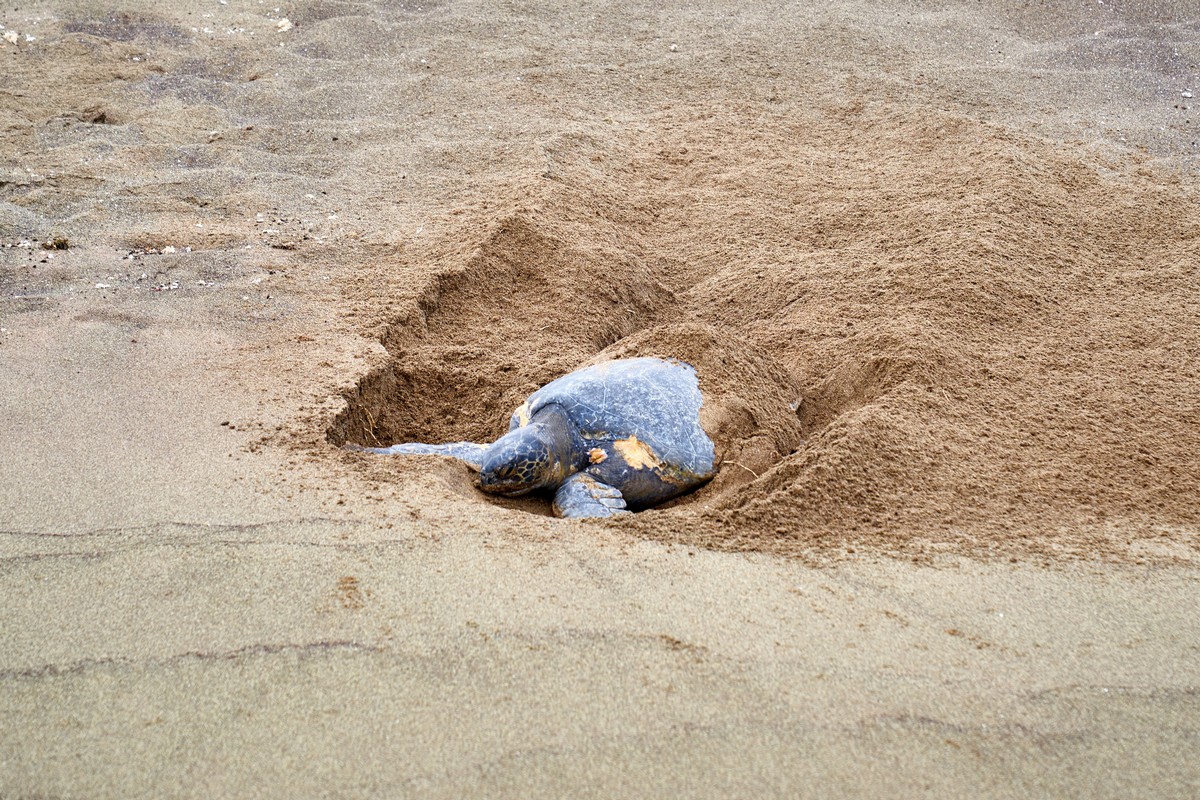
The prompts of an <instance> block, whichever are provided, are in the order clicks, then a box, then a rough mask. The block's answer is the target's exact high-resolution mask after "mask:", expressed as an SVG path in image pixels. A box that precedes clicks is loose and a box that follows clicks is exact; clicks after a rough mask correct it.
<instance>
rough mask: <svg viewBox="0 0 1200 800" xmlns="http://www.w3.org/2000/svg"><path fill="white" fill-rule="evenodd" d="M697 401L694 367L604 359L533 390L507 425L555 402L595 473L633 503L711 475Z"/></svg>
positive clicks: (679, 490) (662, 496)
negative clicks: (574, 430)
mask: <svg viewBox="0 0 1200 800" xmlns="http://www.w3.org/2000/svg"><path fill="white" fill-rule="evenodd" d="M703 402H704V400H703V397H701V394H700V383H699V381H698V380H697V378H696V371H695V370H694V369H693V368H692V367H691V366H690V365H688V364H685V363H683V362H681V361H676V360H673V359H672V360H664V359H660V358H628V359H618V360H615V361H606V362H604V363H601V364H596V365H593V366H590V367H584V368H583V369H580V370H576V371H575V372H572V373H570V374H569V375H564V376H563V377H561V378H558V379H557V380H554V381H551V382H550V383H548V384H546V385H545V386H543V387H542V388H541V389H538V390H537V391H536V392H534V393H533V394H532V395H530V396H529V399H528V400H526V401H525V402H524V403H522V404H521V406H520V407H519V408H517V410H516V411H515V412H514V413H513V416H512V421H511V423H510V425H509V430H514V429H516V428H519V427H522V426H524V425H527V424H528V423H529V420H530V419H531V418H532V417H534V416H536V415H537V413H538V411H540V410H541V409H543V408H545V407H546V406H548V405H550V404H552V403H556V404H558V405H559V406H561V407H562V408H563V409H564V410H565V411H566V412H567V416H568V418H569V419H570V420H571V421H572V422H573V423H574V424H575V426H576V427H577V428H578V430H579V432H580V434H581V436H582V437H583V440H584V445H585V446H586V447H587V449H588V451H589V459H588V460H589V463H590V466H588V467H587V468H585V470H584V471H585V472H589V473H591V474H594V475H595V476H596V477H597V478H599V479H600V480H603V481H605V482H606V483H609V484H611V485H613V486H616V488H618V489H620V490H621V491H622V492H623V493H624V494H625V495H626V498H627V499H628V500H630V501H631V502H632V503H633V504H635V505H650V504H653V503H657V502H661V501H663V500H665V499H667V498H669V497H673V496H675V495H678V494H681V493H683V492H685V491H687V490H688V489H691V488H692V487H694V486H696V485H698V484H700V483H703V482H704V481H706V480H708V479H709V478H711V477H712V475H713V472H714V469H713V467H714V464H713V461H714V457H715V452H714V447H713V442H712V439H710V438H709V437H708V434H706V433H705V432H704V429H703V428H702V427H701V426H700V406H701V405H702V404H703Z"/></svg>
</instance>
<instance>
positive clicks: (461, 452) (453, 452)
mask: <svg viewBox="0 0 1200 800" xmlns="http://www.w3.org/2000/svg"><path fill="white" fill-rule="evenodd" d="M489 447H491V445H487V444H476V443H475V442H453V443H451V444H421V443H419V442H405V443H404V444H394V445H392V446H391V447H362V446H360V445H356V444H347V445H346V448H347V449H349V450H358V451H361V452H367V453H378V454H380V455H384V456H446V457H447V458H457V459H458V460H459V461H463V462H466V463H467V464H468V465H469V466H471V467H474V468H475V469H479V467H480V465H481V464H483V454H484V453H485V452H487V449H488V448H489Z"/></svg>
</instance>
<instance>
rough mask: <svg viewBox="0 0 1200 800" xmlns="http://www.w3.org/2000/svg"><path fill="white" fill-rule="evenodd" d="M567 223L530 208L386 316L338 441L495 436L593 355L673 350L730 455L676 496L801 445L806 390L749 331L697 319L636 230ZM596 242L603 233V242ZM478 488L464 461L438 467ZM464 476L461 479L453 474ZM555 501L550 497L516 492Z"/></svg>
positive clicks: (751, 476)
mask: <svg viewBox="0 0 1200 800" xmlns="http://www.w3.org/2000/svg"><path fill="white" fill-rule="evenodd" d="M568 233H569V231H563V230H559V229H558V228H557V227H556V224H555V223H550V224H545V223H542V222H541V221H535V220H533V219H530V218H528V217H524V216H515V217H512V218H509V219H507V220H505V221H503V222H502V223H500V224H499V225H498V226H497V227H496V228H495V229H494V230H493V231H492V233H491V234H490V235H489V236H488V237H487V238H486V239H485V240H484V241H483V242H482V243H481V245H480V246H479V247H478V248H477V249H475V250H474V252H472V253H471V254H470V255H469V256H468V257H467V258H466V261H465V264H464V265H463V266H462V267H461V268H457V269H452V270H450V271H446V272H443V273H440V274H438V275H437V276H436V277H435V278H434V280H433V281H432V282H431V283H430V285H429V286H428V288H427V289H426V290H425V291H424V292H423V293H422V294H421V295H420V296H419V297H418V298H417V299H416V300H415V301H414V303H413V304H412V307H411V308H410V309H409V310H408V311H407V312H406V313H405V314H404V315H403V316H402V317H401V318H400V319H398V320H396V321H395V322H394V323H392V324H391V325H389V326H388V328H387V330H386V332H385V334H384V336H383V342H384V344H385V346H386V347H387V349H388V351H389V353H390V354H391V359H390V360H389V362H388V363H387V364H386V365H384V366H383V367H380V368H378V369H376V370H374V371H372V372H371V373H369V374H368V375H366V376H364V377H363V378H362V379H361V380H360V381H359V383H358V385H357V386H356V387H355V388H354V389H353V390H352V391H351V392H349V394H348V396H347V406H346V408H345V409H344V410H343V411H342V412H341V413H340V414H339V415H338V416H337V418H336V419H335V420H334V422H333V424H332V425H331V426H330V428H329V430H328V434H327V436H328V439H329V441H330V442H331V443H333V444H338V445H340V444H344V443H346V442H353V443H357V444H363V445H367V446H386V445H390V444H394V443H397V442H406V441H415V442H452V441H476V442H490V441H494V440H495V439H496V438H498V437H499V436H501V435H503V433H504V432H505V431H506V430H507V425H508V420H509V417H510V415H511V414H512V412H513V409H515V408H516V407H517V406H518V405H520V404H521V402H523V401H524V399H525V398H526V397H528V396H529V394H531V393H532V392H533V391H535V390H536V389H537V388H539V387H540V386H543V385H545V384H546V383H548V382H549V381H551V380H553V379H555V378H557V377H559V376H561V375H565V374H566V373H568V372H571V371H572V370H575V369H578V368H579V367H581V366H585V365H587V364H589V363H593V362H596V361H605V360H609V359H612V358H628V357H635V356H659V357H673V358H678V359H680V360H682V361H685V362H687V363H689V364H691V365H692V366H694V367H695V368H696V369H697V372H698V374H699V376H700V382H701V391H702V392H703V394H704V397H705V404H704V407H703V409H702V411H701V421H702V424H703V425H704V427H705V429H706V430H707V431H708V433H709V435H710V436H711V437H712V438H713V440H714V442H715V443H716V445H717V458H718V461H719V462H720V461H721V460H722V459H725V460H727V461H728V462H729V466H728V468H725V467H722V469H721V470H720V472H719V474H718V477H717V478H716V479H714V480H713V481H712V482H711V483H710V484H709V485H707V486H705V487H702V488H701V489H700V490H699V491H698V492H696V493H692V494H689V495H687V496H685V497H683V498H680V499H678V500H676V501H674V502H673V503H672V504H670V505H671V507H672V508H680V507H686V506H688V505H689V504H691V503H693V502H695V501H696V500H697V499H705V500H707V501H708V502H709V503H711V502H713V501H714V500H715V499H717V498H720V497H723V496H724V495H726V494H728V493H730V492H733V491H735V490H736V489H737V488H738V487H741V486H744V485H746V484H748V483H750V482H752V481H754V480H757V479H759V478H761V476H762V475H764V474H765V473H766V472H768V471H769V470H770V469H771V468H772V467H773V466H774V465H775V464H776V463H777V462H778V461H779V460H780V459H782V458H784V457H786V456H788V455H789V454H791V453H792V452H794V450H795V449H796V447H797V446H798V444H799V441H800V424H799V420H798V417H797V414H796V409H797V407H798V405H799V403H798V401H799V398H800V388H799V386H798V384H797V383H796V381H795V379H794V377H793V376H792V375H791V374H789V373H788V372H787V371H786V370H785V369H783V368H782V367H781V366H780V365H779V364H778V363H777V362H775V360H774V359H773V358H772V357H771V356H770V354H769V353H767V352H765V351H763V350H762V348H759V347H757V346H756V345H755V344H754V343H753V342H751V341H749V340H747V339H745V338H741V337H738V336H737V335H735V334H732V333H728V332H723V331H722V330H721V329H720V326H716V325H713V324H710V323H706V322H702V321H695V320H689V321H680V320H681V319H682V320H688V318H689V317H690V316H693V315H691V314H689V311H688V309H687V308H686V307H683V306H681V304H680V302H679V299H678V291H677V289H676V288H674V287H673V286H672V284H673V283H675V282H677V280H678V278H679V276H678V275H677V274H674V273H673V271H672V269H671V266H670V264H669V262H666V261H655V260H654V259H650V258H646V257H645V256H644V255H643V254H642V252H641V248H640V246H639V243H638V241H637V240H636V238H635V237H634V235H633V234H632V233H626V232H623V231H621V230H620V229H619V228H616V227H611V228H609V229H607V230H605V231H602V233H603V234H604V235H602V236H598V235H596V231H594V230H593V231H590V232H589V235H587V236H583V237H579V239H578V240H581V241H585V242H587V243H588V244H587V246H586V247H583V246H579V245H573V244H569V243H568V241H570V239H569V238H568V235H567V234H568ZM598 242H600V244H598ZM439 474H440V475H442V476H443V477H445V478H446V479H447V480H454V481H455V484H454V490H455V491H456V492H462V493H464V494H470V492H468V491H467V490H468V489H469V488H471V487H472V486H473V476H472V474H471V473H470V472H469V471H468V470H467V469H466V468H465V467H462V468H459V469H457V470H455V471H453V472H440V473H439ZM451 474H453V475H458V476H459V478H457V479H451V478H449V477H448V476H449V475H451ZM474 494H475V496H477V497H478V498H480V499H484V500H489V501H492V502H496V503H498V504H500V505H504V506H506V507H510V508H519V509H521V510H525V511H532V512H535V513H548V512H549V503H548V500H549V498H548V497H543V498H530V499H525V500H516V501H513V500H506V499H503V498H495V497H492V496H489V495H484V494H483V493H479V492H475V493H474Z"/></svg>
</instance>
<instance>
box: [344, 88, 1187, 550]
mask: <svg viewBox="0 0 1200 800" xmlns="http://www.w3.org/2000/svg"><path fill="white" fill-rule="evenodd" d="M544 149H545V152H546V154H547V163H548V164H550V165H551V168H550V169H549V170H548V171H547V173H546V174H545V175H544V176H542V178H541V179H539V180H538V181H536V182H531V183H530V184H529V185H526V186H522V187H520V189H519V190H511V192H512V193H511V195H509V196H504V197H499V198H495V199H494V200H493V201H492V202H491V203H490V206H491V208H492V209H493V210H491V211H488V212H482V211H481V212H479V214H478V218H479V224H477V225H476V226H475V227H470V226H467V227H468V229H469V230H471V231H476V232H478V233H477V235H474V234H473V237H474V238H472V239H471V240H470V241H443V242H441V243H440V244H439V246H438V248H435V250H432V251H429V252H425V253H421V254H415V255H413V256H411V257H412V258H414V259H417V260H427V262H428V263H429V264H431V265H433V264H437V268H436V269H433V270H431V273H432V275H433V277H432V279H431V280H430V282H429V284H428V286H427V287H426V288H425V289H424V291H423V292H421V293H420V295H419V297H418V298H417V300H416V301H414V302H413V303H412V304H411V305H410V308H409V309H408V310H407V311H406V312H404V313H403V314H402V315H400V316H399V317H398V318H397V319H394V320H392V321H391V322H390V323H389V324H388V326H387V329H386V334H385V336H384V343H385V344H386V346H387V348H388V350H389V352H390V353H391V355H392V356H393V360H392V362H391V363H390V364H389V365H388V366H387V367H385V368H383V369H381V370H377V371H375V372H374V373H372V374H370V375H368V376H367V377H366V378H365V379H364V380H363V381H362V382H361V384H360V385H359V387H358V388H357V389H356V391H355V392H354V393H353V394H352V396H351V397H350V398H349V404H348V407H347V410H346V411H345V412H343V413H342V414H341V415H340V416H339V417H338V419H337V421H336V422H335V423H334V425H333V427H332V428H331V430H330V438H331V440H332V441H334V442H341V441H345V440H347V439H349V440H355V441H367V442H375V441H383V442H387V441H396V440H401V439H417V440H431V441H434V440H448V439H458V438H473V439H488V438H491V437H493V436H495V435H497V434H498V433H499V432H500V431H501V430H502V428H503V425H504V422H505V420H506V419H507V414H508V412H509V411H510V410H511V408H512V407H514V406H516V405H517V404H518V403H519V402H520V401H521V399H522V398H523V397H524V396H525V395H526V394H528V393H529V392H530V391H532V390H533V389H534V388H536V387H537V386H539V385H541V384H542V383H545V382H546V381H548V380H550V379H552V378H554V377H556V376H558V375H561V374H563V373H565V372H568V371H570V370H571V369H574V368H576V367H578V366H579V365H581V364H583V363H586V362H588V361H589V360H590V359H595V358H606V357H613V356H619V355H632V354H658V355H673V356H676V357H679V358H683V359H684V360H689V361H692V362H693V363H695V364H696V366H697V367H698V368H699V371H700V373H701V376H702V380H703V381H705V387H706V388H705V391H706V392H708V393H709V397H710V400H711V408H712V409H713V414H714V415H715V416H718V417H719V418H720V419H719V422H718V423H717V428H718V430H719V432H718V436H717V438H718V439H719V440H720V442H719V443H720V445H721V447H722V449H723V452H724V455H725V458H726V465H725V467H724V468H723V469H722V472H721V477H720V478H719V479H718V480H716V481H714V482H713V483H712V485H710V486H709V487H706V488H705V489H702V490H701V491H700V492H698V493H697V494H696V495H695V496H693V497H692V498H690V500H689V502H685V503H681V504H678V505H677V506H676V507H673V508H670V509H666V510H660V511H652V512H647V513H645V514H642V515H639V516H638V518H637V519H636V520H632V521H628V522H626V523H624V524H627V525H629V526H631V527H634V528H636V529H638V530H640V531H642V532H644V533H646V534H647V535H652V536H660V537H665V538H669V539H675V540H680V539H683V540H688V541H693V542H700V543H705V544H710V545H714V546H721V547H739V548H753V549H770V550H775V551H784V552H801V551H803V550H805V549H806V548H809V547H811V545H812V544H813V543H817V542H831V541H832V542H837V543H838V544H839V545H845V544H849V543H852V542H855V541H859V540H875V541H880V540H882V539H887V540H890V541H891V542H892V543H893V544H903V543H905V542H911V541H918V540H919V541H920V542H922V543H930V542H947V541H954V542H957V543H958V544H959V545H960V546H966V547H968V548H971V549H984V550H999V551H1005V550H1010V549H1014V548H1016V549H1026V550H1027V549H1030V548H1032V549H1035V550H1039V551H1050V550H1053V551H1055V552H1060V553H1061V552H1068V553H1078V554H1081V555H1096V554H1101V553H1109V554H1112V553H1115V552H1116V550H1114V549H1113V548H1117V549H1118V550H1119V549H1121V548H1122V547H1123V546H1124V545H1125V544H1126V543H1127V542H1128V541H1129V540H1131V539H1133V538H1137V537H1141V536H1144V535H1150V534H1153V533H1154V532H1156V531H1159V530H1166V529H1169V528H1171V527H1173V526H1195V525H1196V524H1197V522H1198V521H1200V511H1198V509H1200V504H1198V503H1197V501H1196V499H1195V489H1196V485H1197V480H1196V455H1195V454H1196V453H1197V452H1200V419H1198V418H1197V412H1196V403H1195V397H1196V396H1197V389H1198V388H1200V376H1198V375H1197V369H1196V366H1195V365H1196V364H1197V363H1200V313H1198V312H1200V300H1197V298H1200V276H1198V275H1197V268H1196V264H1197V263H1198V261H1197V255H1198V253H1197V250H1198V249H1200V244H1198V242H1200V240H1198V238H1197V235H1198V234H1200V224H1198V223H1200V218H1198V215H1197V213H1196V210H1195V204H1194V202H1193V201H1192V200H1191V199H1189V198H1186V197H1185V196H1184V194H1183V191H1182V189H1181V188H1180V187H1179V186H1178V185H1177V184H1176V183H1174V182H1173V181H1172V180H1171V179H1170V178H1169V177H1167V176H1163V175H1161V174H1152V173H1149V172H1144V171H1139V169H1138V168H1137V166H1136V165H1118V164H1110V165H1104V164H1100V163H1096V162H1095V161H1086V162H1085V161H1084V160H1081V154H1080V153H1079V152H1076V151H1072V150H1069V149H1063V148H1061V147H1057V148H1056V147H1053V146H1051V145H1049V144H1047V143H1045V142H1041V141H1037V140H1029V139H1022V138H1018V137H1016V136H1014V135H1012V134H1011V133H1009V132H1007V131H1005V130H1003V129H999V128H994V127H989V126H986V125H983V124H980V123H977V122H973V121H970V120H966V119H963V118H960V117H955V116H953V115H950V114H945V113H932V112H931V113H927V114H921V115H915V114H910V113H898V112H896V111H894V110H892V109H890V108H889V107H888V106H886V105H885V104H879V105H878V106H867V105H865V104H862V103H859V104H856V105H851V106H848V107H837V108H830V109H827V110H826V111H825V112H824V113H821V114H817V115H815V116H814V117H813V118H812V119H810V120H807V121H805V122H803V123H798V122H791V121H787V120H766V121H764V120H762V119H761V118H758V119H754V120H746V119H732V118H731V119H725V120H719V119H718V120H714V119H708V118H697V119H692V120H687V121H680V120H671V121H670V124H668V123H667V122H664V123H663V125H662V126H661V127H660V128H659V129H657V130H655V131H653V132H652V135H651V134H649V133H648V134H645V135H642V136H637V135H632V136H622V137H617V136H614V137H613V139H611V140H607V141H601V140H597V139H595V138H592V137H582V136H564V137H561V138H560V139H558V140H556V141H554V142H550V143H548V144H546V145H545V148H544ZM404 469H405V468H404V467H401V468H399V470H398V472H397V473H396V474H397V476H398V477H397V478H396V479H397V480H402V479H403V475H404V474H405V473H404ZM1118 528H1119V530H1120V531H1121V533H1120V535H1118V534H1116V533H1114V531H1116V530H1117V529H1118Z"/></svg>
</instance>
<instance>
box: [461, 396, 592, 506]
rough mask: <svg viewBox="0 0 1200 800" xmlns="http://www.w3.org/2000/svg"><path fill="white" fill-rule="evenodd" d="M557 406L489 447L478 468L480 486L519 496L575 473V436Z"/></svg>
mask: <svg viewBox="0 0 1200 800" xmlns="http://www.w3.org/2000/svg"><path fill="white" fill-rule="evenodd" d="M573 433H574V426H573V425H572V424H571V422H570V420H569V419H567V416H566V413H565V412H563V411H562V409H560V408H559V407H558V406H553V407H548V408H547V409H546V410H544V411H540V412H538V414H537V415H536V416H535V417H534V419H533V420H531V421H530V423H529V424H528V425H526V426H524V427H521V428H517V429H515V430H513V431H510V432H509V433H506V434H505V435H504V436H501V437H500V438H499V439H497V440H496V442H495V443H494V444H493V445H492V446H491V447H489V448H488V449H487V452H485V453H484V455H483V464H482V465H481V466H480V469H479V487H480V488H481V489H483V490H484V491H485V492H491V493H492V494H505V495H510V496H516V495H521V494H525V493H526V492H532V491H535V490H537V489H547V488H551V487H555V486H558V485H559V484H560V483H562V482H563V481H564V480H566V479H567V476H569V475H570V474H571V473H573V472H575V471H576V469H577V467H576V461H577V459H576V458H575V457H574V455H573V454H574V453H575V451H576V450H577V449H578V448H577V447H576V446H575V438H576V435H572V434H573Z"/></svg>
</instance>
